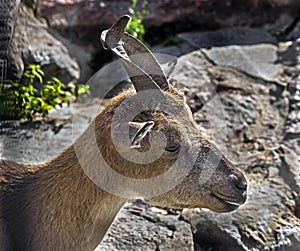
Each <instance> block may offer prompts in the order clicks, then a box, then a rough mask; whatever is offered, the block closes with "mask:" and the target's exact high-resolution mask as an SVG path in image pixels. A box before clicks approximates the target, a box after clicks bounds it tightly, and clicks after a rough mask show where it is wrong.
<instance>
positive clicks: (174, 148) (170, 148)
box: [166, 145, 180, 153]
mask: <svg viewBox="0 0 300 251" xmlns="http://www.w3.org/2000/svg"><path fill="white" fill-rule="evenodd" d="M179 150H180V145H173V146H167V147H166V151H167V152H170V153H177V152H178V151H179Z"/></svg>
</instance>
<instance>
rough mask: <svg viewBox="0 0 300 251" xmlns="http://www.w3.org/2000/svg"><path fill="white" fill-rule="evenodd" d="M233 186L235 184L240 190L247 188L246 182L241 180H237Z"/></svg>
mask: <svg viewBox="0 0 300 251" xmlns="http://www.w3.org/2000/svg"><path fill="white" fill-rule="evenodd" d="M235 186H236V187H237V188H239V189H241V190H246V189H247V182H246V181H243V180H241V181H240V182H238V183H237V184H236V185H235Z"/></svg>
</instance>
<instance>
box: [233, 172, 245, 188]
mask: <svg viewBox="0 0 300 251" xmlns="http://www.w3.org/2000/svg"><path fill="white" fill-rule="evenodd" d="M229 179H230V180H231V181H232V182H234V183H235V186H236V187H237V188H238V189H241V190H246V189H247V182H246V181H245V180H244V179H242V178H241V177H240V176H238V175H236V174H231V175H229Z"/></svg>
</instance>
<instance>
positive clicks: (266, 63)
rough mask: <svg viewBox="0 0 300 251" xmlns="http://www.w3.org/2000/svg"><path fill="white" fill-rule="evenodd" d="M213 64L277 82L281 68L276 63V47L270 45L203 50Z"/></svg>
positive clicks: (233, 46) (234, 46)
mask: <svg viewBox="0 0 300 251" xmlns="http://www.w3.org/2000/svg"><path fill="white" fill-rule="evenodd" d="M204 52H205V54H206V55H207V57H208V58H209V59H210V60H212V61H213V62H214V63H215V64H218V65H224V66H230V67H233V68H236V69H239V70H241V71H243V72H246V73H247V74H249V75H252V76H255V77H258V78H261V79H264V80H267V81H274V82H279V76H280V74H281V73H282V71H283V69H282V66H281V65H280V64H278V63H276V60H277V47H276V46H274V45H271V44H258V45H251V46H236V45H232V46H225V47H219V48H212V49H206V50H204Z"/></svg>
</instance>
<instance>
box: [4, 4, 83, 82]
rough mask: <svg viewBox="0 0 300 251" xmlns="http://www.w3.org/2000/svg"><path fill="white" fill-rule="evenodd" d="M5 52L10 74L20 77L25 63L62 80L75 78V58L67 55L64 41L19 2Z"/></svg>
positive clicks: (47, 76) (77, 76)
mask: <svg viewBox="0 0 300 251" xmlns="http://www.w3.org/2000/svg"><path fill="white" fill-rule="evenodd" d="M9 56H10V58H11V65H13V66H14V67H11V70H12V71H13V72H12V73H10V74H9V75H10V76H16V77H18V78H20V77H21V74H22V72H23V70H24V67H26V66H27V65H28V64H40V65H41V66H42V69H43V70H44V72H45V73H46V74H47V75H46V76H45V77H46V79H47V78H51V77H54V76H55V77H57V78H59V79H60V80H62V81H63V82H66V83H68V82H71V81H76V80H77V79H78V78H79V74H80V70H79V67H78V64H77V62H76V61H75V60H74V59H73V58H71V57H70V55H69V52H68V49H67V48H66V47H65V46H64V44H63V43H62V42H60V41H58V40H57V39H55V38H54V37H53V36H52V35H51V34H50V33H49V32H48V27H47V25H46V23H44V22H41V21H39V20H37V19H36V18H35V17H34V14H33V11H32V9H30V8H28V7H27V6H26V5H25V4H23V3H21V4H20V6H19V10H18V14H17V18H16V22H15V27H14V33H13V36H12V40H11V44H10V50H9Z"/></svg>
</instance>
